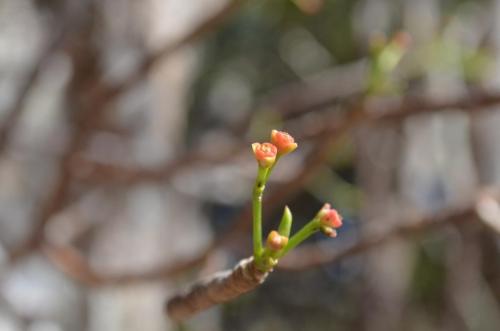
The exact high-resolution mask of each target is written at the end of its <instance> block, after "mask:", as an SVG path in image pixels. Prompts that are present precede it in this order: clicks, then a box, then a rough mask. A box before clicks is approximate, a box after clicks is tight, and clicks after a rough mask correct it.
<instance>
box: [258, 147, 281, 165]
mask: <svg viewBox="0 0 500 331" xmlns="http://www.w3.org/2000/svg"><path fill="white" fill-rule="evenodd" d="M252 150H253V154H254V155H255V159H256V160H257V162H258V163H259V165H260V166H261V167H263V168H269V167H270V166H272V165H273V164H274V162H275V161H276V154H277V152H278V149H277V148H276V146H274V145H273V144H271V143H263V144H259V143H253V144H252Z"/></svg>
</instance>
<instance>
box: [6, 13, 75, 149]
mask: <svg viewBox="0 0 500 331" xmlns="http://www.w3.org/2000/svg"><path fill="white" fill-rule="evenodd" d="M72 16H73V14H72V13H66V14H63V17H62V18H61V19H60V20H58V22H57V23H55V26H54V27H53V28H52V29H51V32H50V33H49V35H50V40H48V42H47V45H46V46H45V48H44V49H43V50H42V51H41V53H40V55H39V56H38V57H37V59H36V60H35V62H34V63H33V66H32V68H31V69H30V70H29V71H28V74H27V75H26V77H24V80H23V83H22V84H21V87H20V88H19V91H18V92H17V95H16V96H15V98H14V101H13V102H12V105H11V106H10V107H9V108H8V109H7V110H5V113H6V114H7V115H6V116H5V118H4V120H3V121H2V123H1V125H0V154H1V153H3V151H4V150H5V147H6V146H7V144H8V142H9V137H10V135H11V132H12V130H14V129H15V127H16V124H17V122H18V120H19V118H20V117H21V115H22V112H23V110H24V108H25V103H26V102H27V100H28V98H29V94H30V92H31V90H32V89H33V87H34V86H35V85H36V82H37V79H38V77H39V76H40V74H41V73H42V72H43V70H44V69H45V68H46V67H47V65H48V63H49V61H50V59H51V58H52V55H54V54H55V53H56V52H57V51H58V50H60V49H61V47H62V46H63V44H64V42H65V40H66V38H67V36H68V34H70V33H72V32H73V31H70V30H71V27H70V26H69V22H70V21H71V19H73V17H72Z"/></svg>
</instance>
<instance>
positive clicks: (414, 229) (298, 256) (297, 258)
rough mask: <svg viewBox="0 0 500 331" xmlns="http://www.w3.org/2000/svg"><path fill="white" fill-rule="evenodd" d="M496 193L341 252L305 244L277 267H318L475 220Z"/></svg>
mask: <svg viewBox="0 0 500 331" xmlns="http://www.w3.org/2000/svg"><path fill="white" fill-rule="evenodd" d="M497 196H498V194H496V193H495V195H493V194H492V191H489V190H485V191H483V192H481V193H479V194H478V197H477V200H476V201H475V202H474V203H473V204H471V205H470V206H469V207H466V208H463V209H459V210H445V211H443V212H440V213H438V214H436V215H431V216H428V217H424V218H421V219H420V220H415V221H412V222H410V223H407V222H402V224H401V225H398V226H395V227H393V228H391V229H389V230H387V231H384V232H377V231H374V232H372V233H368V234H366V235H364V236H363V238H361V239H359V240H358V241H357V242H356V243H354V244H353V245H352V246H350V247H347V248H344V249H342V250H339V251H332V250H331V249H330V250H328V249H325V248H324V247H322V246H321V244H317V245H308V246H304V247H302V248H299V249H297V250H296V251H294V252H292V253H290V255H289V256H287V257H286V258H285V259H283V261H282V262H281V263H280V264H279V266H278V267H279V268H280V269H283V270H303V269H307V268H314V267H319V266H322V265H325V264H329V263H335V262H338V261H340V260H342V259H344V258H347V257H350V256H353V255H357V254H361V253H364V252H367V251H369V250H371V249H374V248H376V247H379V246H382V245H384V244H386V243H388V242H390V241H392V240H394V239H398V238H408V237H413V236H415V235H419V234H422V233H426V232H429V231H433V230H435V229H438V228H441V227H443V226H446V225H449V224H458V223H461V222H473V221H476V220H478V216H479V215H480V213H481V212H480V210H481V208H483V206H484V205H483V204H484V199H488V200H490V199H491V200H493V201H495V202H496V201H498V200H497Z"/></svg>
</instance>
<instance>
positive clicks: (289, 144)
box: [271, 130, 297, 155]
mask: <svg viewBox="0 0 500 331" xmlns="http://www.w3.org/2000/svg"><path fill="white" fill-rule="evenodd" d="M271 142H272V143H273V144H274V145H275V146H276V147H277V148H278V154H279V155H285V154H288V153H290V152H293V151H294V150H295V149H296V148H297V143H296V142H295V140H294V139H293V137H292V136H291V135H289V134H288V133H286V132H283V131H278V130H273V131H271Z"/></svg>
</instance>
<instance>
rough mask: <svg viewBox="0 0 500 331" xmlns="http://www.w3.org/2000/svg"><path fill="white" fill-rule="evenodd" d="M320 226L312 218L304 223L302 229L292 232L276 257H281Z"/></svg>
mask: <svg viewBox="0 0 500 331" xmlns="http://www.w3.org/2000/svg"><path fill="white" fill-rule="evenodd" d="M319 228H320V225H319V221H318V220H317V219H316V218H314V219H312V220H311V221H310V222H309V223H307V224H306V225H304V226H303V227H302V229H300V230H299V231H298V232H297V233H296V234H294V235H293V236H292V237H291V238H290V240H289V241H288V244H287V245H286V247H285V248H283V250H282V251H280V253H279V254H278V256H277V258H281V257H283V256H284V255H285V254H286V253H288V252H289V251H290V250H291V249H294V248H295V247H297V245H299V244H300V243H301V242H303V241H304V240H306V239H307V238H309V237H310V236H311V235H313V234H314V233H316V232H317V231H318V230H319Z"/></svg>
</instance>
